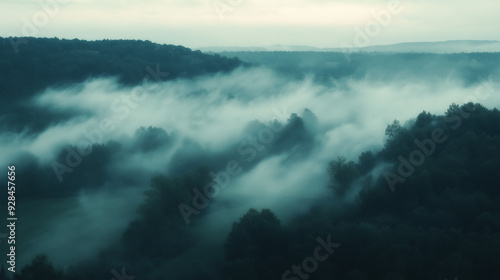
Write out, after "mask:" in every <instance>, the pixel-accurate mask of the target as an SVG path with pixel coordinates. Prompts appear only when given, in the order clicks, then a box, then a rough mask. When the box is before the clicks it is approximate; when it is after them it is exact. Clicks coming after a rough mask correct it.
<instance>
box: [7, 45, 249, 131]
mask: <svg viewBox="0 0 500 280" xmlns="http://www.w3.org/2000/svg"><path fill="white" fill-rule="evenodd" d="M25 39H26V43H22V44H20V45H19V46H18V47H19V48H18V52H17V53H16V52H15V50H14V48H13V47H12V45H11V42H10V40H9V38H2V37H0V88H1V89H2V94H1V95H0V102H1V103H2V104H5V105H6V106H4V108H3V109H4V111H3V119H2V120H0V128H2V129H3V130H5V129H7V130H12V131H21V130H23V129H31V131H34V132H38V131H41V130H43V129H44V128H45V127H47V126H48V125H50V124H51V123H56V122H58V121H61V120H62V119H65V118H67V117H69V116H71V115H72V114H75V113H74V112H60V113H49V112H46V111H43V110H42V109H40V108H33V107H31V106H30V105H29V102H26V101H27V100H29V98H30V97H33V96H34V95H35V94H37V93H39V92H40V91H43V90H44V89H46V88H47V87H48V86H51V87H63V86H68V85H71V84H73V83H78V82H83V81H85V80H87V79H89V78H96V77H117V79H118V81H119V82H120V84H122V85H137V84H140V83H141V82H142V81H143V80H144V79H145V78H146V79H147V80H148V81H149V82H157V81H165V80H171V79H176V78H192V77H195V76H199V75H206V74H212V73H217V72H228V71H231V70H233V69H235V68H236V67H238V66H240V65H243V63H242V62H241V61H240V60H238V59H236V58H226V57H222V56H220V55H208V54H204V53H201V52H200V51H192V50H190V49H188V48H185V47H182V46H174V45H161V44H155V43H152V42H150V41H139V40H101V41H84V40H78V39H74V40H65V39H63V40H60V39H57V38H25ZM160 72H161V74H159V73H160ZM151 73H153V74H151ZM165 73H168V74H165ZM19 110H23V111H24V114H18V112H19ZM42 114H43V115H44V117H43V118H40V115H42ZM27 124H29V125H28V126H27Z"/></svg>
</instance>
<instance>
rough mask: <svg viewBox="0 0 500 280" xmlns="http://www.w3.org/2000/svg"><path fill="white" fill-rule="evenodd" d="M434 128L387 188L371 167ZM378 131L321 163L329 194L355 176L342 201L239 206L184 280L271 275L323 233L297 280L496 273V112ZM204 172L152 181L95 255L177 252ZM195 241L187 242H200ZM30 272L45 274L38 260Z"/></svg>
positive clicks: (145, 258) (499, 226)
mask: <svg viewBox="0 0 500 280" xmlns="http://www.w3.org/2000/svg"><path fill="white" fill-rule="evenodd" d="M300 121H301V120H295V122H290V123H289V124H288V125H290V128H289V129H290V131H288V130H286V129H285V130H284V131H287V133H289V132H291V131H294V130H293V129H292V128H291V127H293V123H295V125H296V130H299V131H302V129H303V126H302V125H301V122H300ZM288 125H287V126H288ZM257 129H258V127H257ZM436 129H440V130H442V131H443V132H444V135H445V136H446V137H444V138H442V139H445V140H444V141H442V142H440V143H434V145H435V146H434V148H433V149H432V151H428V153H426V154H425V160H424V161H423V162H422V163H421V164H419V165H418V166H414V171H413V172H412V173H411V174H410V175H408V176H404V180H403V181H402V182H399V183H397V184H396V185H395V189H394V192H392V191H391V190H390V189H389V187H388V184H387V181H386V179H385V177H384V174H385V173H384V172H382V173H381V174H378V173H377V170H380V169H381V167H383V166H389V167H388V169H387V171H390V172H392V173H394V174H399V173H398V165H399V164H400V160H399V157H400V156H401V157H402V158H408V157H409V155H410V153H411V152H412V151H414V150H416V149H420V148H419V147H418V145H416V143H415V140H419V141H423V140H425V139H432V137H433V135H434V133H435V131H436ZM386 132H387V133H386V134H387V136H388V137H387V141H386V144H385V146H384V148H383V149H382V150H381V151H378V152H370V151H366V152H363V153H362V154H361V155H360V156H359V159H358V162H354V161H349V162H348V161H347V160H346V159H345V158H342V157H338V158H337V159H335V160H333V161H332V162H330V164H329V170H330V175H331V178H332V182H334V183H336V184H337V185H336V186H337V188H336V189H335V190H336V191H337V192H338V193H345V192H348V191H353V190H355V189H353V182H354V181H356V180H358V181H359V182H364V183H363V185H362V188H361V191H360V192H359V194H358V196H357V197H356V199H355V200H354V201H343V202H342V201H340V199H336V200H335V204H334V203H333V202H332V206H331V208H321V207H319V206H318V207H313V208H311V210H310V211H309V212H307V213H305V214H302V215H299V216H297V217H295V218H294V219H292V220H291V221H290V222H289V223H287V224H282V223H281V222H280V220H279V219H278V217H277V216H276V215H275V214H274V213H273V212H272V211H271V210H269V209H264V210H261V211H257V210H255V209H251V210H249V211H248V212H247V213H246V214H245V215H244V216H243V217H241V218H240V220H239V221H237V222H235V223H234V224H233V226H232V230H231V231H230V233H229V235H228V236H227V239H226V242H225V243H224V252H225V259H224V260H222V259H221V260H220V263H218V265H216V266H215V267H214V268H213V269H214V270H215V271H218V272H213V271H211V272H210V273H205V272H200V273H199V275H203V276H199V277H198V278H196V277H194V278H193V279H228V280H229V279H248V280H251V279H263V280H267V279H281V277H282V275H283V273H284V272H285V271H287V270H289V269H290V267H291V266H292V265H294V264H300V263H301V262H302V260H304V258H306V257H310V256H312V255H313V252H314V249H315V247H316V246H318V243H317V241H316V239H317V238H318V237H322V238H325V237H326V236H328V235H331V239H332V240H333V241H335V242H338V243H341V244H342V247H340V248H338V249H336V250H335V252H334V253H333V254H332V255H331V256H329V258H328V259H327V260H325V261H324V262H321V263H319V264H318V269H317V271H315V272H314V273H311V274H310V275H309V278H308V279H311V280H315V279H408V280H413V279H415V280H417V279H418V280H419V279H455V278H457V279H461V280H468V279H471V280H472V279H495V277H498V276H499V275H500V267H499V266H498V260H500V187H499V186H500V172H498V171H499V170H500V112H499V111H498V110H496V109H493V110H488V109H486V108H484V107H483V106H481V105H480V104H473V103H469V104H465V105H462V106H458V105H451V106H450V108H449V109H448V111H447V112H446V113H445V114H444V115H442V116H436V115H432V114H430V113H428V112H423V113H421V114H419V115H418V116H417V117H416V119H415V122H414V123H413V124H411V125H407V126H405V127H403V126H401V125H400V124H399V122H394V123H392V124H390V125H389V126H388V129H387V130H386ZM144 135H148V136H147V137H146V138H145V139H149V137H152V138H151V139H156V138H155V137H157V136H159V137H160V138H161V139H163V137H167V136H168V135H166V133H165V132H164V131H162V130H161V129H156V128H148V129H140V130H139V131H138V135H137V137H138V139H141V137H143V136H144ZM288 135H294V134H288ZM297 137H299V136H297ZM299 138H300V137H299ZM141 141H142V140H141ZM298 142H300V141H298ZM380 164H383V165H380ZM207 174H208V170H203V169H200V170H198V171H197V172H192V173H188V174H186V175H183V176H179V177H175V178H173V177H165V176H157V177H154V178H153V179H152V181H151V187H150V189H149V190H148V191H147V192H146V200H145V202H144V203H143V204H142V205H141V207H139V214H140V217H139V218H138V219H137V220H135V221H134V222H132V223H131V224H130V225H129V227H128V229H127V230H126V232H125V234H124V235H123V238H122V240H121V241H122V244H121V245H120V246H121V247H120V248H118V249H116V248H115V249H116V250H114V251H113V250H109V251H108V252H106V253H103V254H101V257H102V256H106V257H102V258H103V259H102V261H101V262H102V263H103V264H108V265H109V266H111V267H116V268H118V267H119V266H118V265H116V263H117V261H112V260H115V259H121V260H123V262H125V263H127V265H128V266H130V267H132V268H135V271H141V272H143V274H144V275H147V274H148V272H149V271H151V270H153V269H155V268H158V267H161V265H162V264H163V263H164V262H165V261H168V260H170V259H172V258H173V257H174V256H176V255H179V254H182V253H184V252H186V251H187V249H188V248H189V244H191V242H192V241H193V236H192V235H191V232H190V231H189V230H188V229H187V228H186V226H185V224H184V221H183V220H182V217H181V215H180V214H179V213H178V212H177V211H178V210H177V208H176V206H177V205H178V204H179V203H181V202H184V203H186V204H189V201H190V200H191V199H192V193H191V192H190V190H191V189H192V188H194V187H197V186H203V185H204V184H206V183H207V182H208V181H209V179H210V178H207ZM399 176H402V175H399ZM372 177H373V178H372ZM366 178H372V179H370V180H365V179H366ZM361 180H364V181H361ZM356 190H357V189H356ZM339 201H340V202H339ZM200 219H203V214H200ZM199 242H200V243H195V244H196V246H198V245H199V244H203V241H199ZM207 242H208V241H207ZM104 260H105V261H104ZM38 263H40V261H38ZM41 263H42V264H43V263H47V262H41ZM33 267H34V265H33V264H32V265H29V266H27V267H26V268H28V270H29V269H33ZM36 267H45V268H47V267H48V268H47V269H46V270H48V271H55V270H53V268H52V266H49V265H45V266H44V265H40V264H37V265H36ZM83 267H84V266H82V268H81V269H83ZM102 267H103V265H100V266H97V265H96V266H86V267H85V268H88V271H92V273H87V274H85V275H93V276H92V277H90V276H89V277H86V278H85V277H83V276H82V277H80V278H78V277H76V276H75V278H68V279H78V280H83V279H94V278H96V277H97V275H99V277H101V276H100V275H105V273H104V274H99V273H100V272H106V270H105V269H103V268H102ZM26 268H25V269H26ZM49 268H50V269H49ZM51 269H52V270H51ZM28 270H27V271H28ZM23 271H24V270H23ZM80 271H82V270H80ZM108 271H109V270H108ZM79 273H80V272H79ZM79 273H74V274H75V275H78V274H79ZM80 274H81V273H80ZM82 275H83V274H82ZM193 275H194V274H193ZM55 277H56V278H52V279H57V277H59V275H58V274H57V275H56V276H55ZM99 277H97V278H99ZM108 277H109V278H111V276H109V275H108ZM138 277H139V276H138ZM170 278H172V277H170ZM170 278H167V279H170ZM15 279H32V278H15ZM33 279H38V278H33ZM141 279H148V278H147V277H146V276H145V277H141ZM153 279H156V278H153ZM158 279H162V278H158ZM289 279H293V278H289Z"/></svg>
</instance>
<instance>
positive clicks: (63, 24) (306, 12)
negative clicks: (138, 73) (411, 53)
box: [0, 0, 500, 48]
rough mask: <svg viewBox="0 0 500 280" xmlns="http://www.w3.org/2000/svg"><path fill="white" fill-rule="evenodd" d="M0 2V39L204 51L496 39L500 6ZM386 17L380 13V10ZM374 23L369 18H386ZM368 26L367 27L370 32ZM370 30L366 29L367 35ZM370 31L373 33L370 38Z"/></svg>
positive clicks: (254, 0) (238, 0) (478, 0)
mask: <svg viewBox="0 0 500 280" xmlns="http://www.w3.org/2000/svg"><path fill="white" fill-rule="evenodd" d="M389 3H390V1H387V0H351V1H347V0H339V1H328V0H281V1H276V0H40V1H38V0H2V1H1V2H0V11H1V12H0V15H1V16H0V36H35V37H58V38H68V39H72V38H79V39H89V40H94V39H105V38H110V39H120V38H121V39H143V40H151V41H154V42H158V43H168V44H176V45H184V46H187V47H191V48H196V47H206V46H265V45H273V44H286V45H309V46H316V47H339V46H340V45H341V44H343V43H344V44H348V45H353V46H355V45H356V41H355V39H356V36H358V37H359V36H361V35H359V34H358V31H356V30H357V29H358V30H359V32H363V33H365V34H366V33H367V32H368V34H367V35H368V36H367V38H368V40H365V41H366V44H367V45H380V44H391V43H399V42H414V41H445V40H467V39H473V40H500V32H499V31H500V30H499V26H500V16H499V14H500V5H499V3H498V0H475V1H464V0H453V1H451V0H440V1H435V0H418V1H407V0H402V1H400V2H399V3H400V6H401V7H399V8H398V7H397V3H396V4H395V6H394V7H396V8H395V9H392V11H391V10H389V9H388V5H389ZM384 11H385V12H384ZM389 13H390V19H389V20H387V19H385V20H384V17H382V19H379V21H380V22H381V23H377V22H376V21H374V20H376V18H375V16H374V14H384V15H388V14H389ZM367 28H368V29H367ZM366 29H367V30H368V31H365V30H366ZM370 30H371V32H372V33H370Z"/></svg>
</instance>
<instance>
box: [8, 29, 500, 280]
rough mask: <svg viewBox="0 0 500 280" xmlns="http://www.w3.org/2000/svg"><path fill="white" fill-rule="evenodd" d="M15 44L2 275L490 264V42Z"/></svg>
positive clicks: (381, 273) (450, 269) (496, 202)
mask: <svg viewBox="0 0 500 280" xmlns="http://www.w3.org/2000/svg"><path fill="white" fill-rule="evenodd" d="M26 40H27V43H26V44H21V45H19V50H18V52H17V53H16V52H15V50H14V49H12V47H11V44H10V42H9V38H3V39H2V44H1V46H2V49H1V51H0V57H1V60H0V86H1V88H2V94H1V98H2V103H3V104H11V106H10V107H8V108H7V109H6V110H4V111H3V112H2V113H1V116H0V121H1V125H2V133H1V134H0V140H1V141H2V143H3V145H2V146H4V148H2V153H3V154H4V155H5V156H4V159H3V160H2V163H5V164H4V165H5V166H7V165H15V166H16V178H18V179H17V184H18V185H19V187H17V188H16V199H17V200H18V208H19V210H18V213H19V214H18V215H19V219H20V220H21V221H25V222H24V223H25V224H24V225H20V226H19V228H18V231H19V233H18V238H17V241H18V242H19V243H20V245H19V246H17V245H16V246H17V247H18V251H17V253H18V254H19V257H18V261H17V262H18V264H21V265H19V266H16V273H14V274H12V273H10V272H9V271H8V270H7V264H8V263H6V262H5V261H4V262H3V266H2V269H1V271H0V279H2V280H3V279H14V280H47V279H53V280H58V279H60V280H86V279H117V280H120V279H130V280H132V279H141V280H149V279H150V280H157V279H158V280H159V279H186V280H190V279H193V280H194V279H207V280H208V279H210V280H231V279H239V280H246V279H248V280H253V279H262V280H267V279H282V280H298V279H311V280H314V279H318V280H320V279H346V280H355V279H360V280H361V279H386V280H399V279H408V280H409V279H460V280H464V279H498V277H500V267H499V266H498V260H500V189H499V188H500V174H499V172H498V170H500V112H499V110H498V109H497V108H498V106H499V105H500V103H499V102H500V100H499V99H498V97H497V96H496V94H495V93H496V92H498V88H499V87H498V84H499V83H498V82H496V81H497V80H498V74H500V65H498V61H499V60H498V58H499V56H500V54H499V53H472V54H470V53H462V54H418V53H408V54H390V53H353V54H349V56H350V58H349V60H346V54H345V53H312V52H241V53H222V54H221V55H218V54H204V53H201V52H199V51H192V50H190V49H187V48H184V47H181V46H172V45H159V44H155V43H151V42H149V41H128V40H104V41H83V40H59V39H55V38H54V39H40V38H26ZM228 57H232V58H228ZM156 65H159V69H160V70H157V71H156V73H158V72H159V71H160V73H168V76H165V77H164V78H162V79H159V80H153V81H151V82H147V83H146V82H145V81H144V80H143V78H144V77H145V75H148V73H149V72H148V71H147V67H151V68H150V69H156V68H155V67H156ZM389 66H390V67H389ZM148 84H149V85H148ZM152 84H154V85H155V86H152ZM147 85H148V86H147ZM138 88H143V89H144V88H146V89H148V88H150V89H151V90H147V91H146V93H144V95H143V97H144V99H143V100H142V99H133V100H135V102H134V103H133V104H132V103H130V104H129V107H127V108H128V111H127V112H128V113H127V114H119V113H123V112H122V111H120V112H115V111H113V109H109V108H110V104H113V102H114V100H117V99H118V98H120V97H123V96H129V95H130V96H132V97H134V90H136V89H138ZM471 96H473V97H475V98H472V99H473V102H471V101H467V100H470V99H471V98H470V97H471ZM132 105H134V106H132ZM111 108H113V106H112V105H111ZM282 108H283V109H282ZM21 111H22V112H23V113H20V112H21ZM24 112H27V113H24ZM104 120H109V122H103V121H104ZM103 123H107V125H105V126H106V127H108V128H111V127H114V128H113V129H108V130H109V132H107V130H106V129H103V126H102V125H101V124H103ZM12 139H15V140H16V142H15V143H14V141H13V140H12ZM83 141H84V142H85V143H87V144H85V145H83V144H81V143H83ZM43 221H45V222H43ZM41 223H43V225H42V224H41ZM0 247H1V248H2V251H3V250H4V249H5V250H6V249H7V247H6V245H5V242H2V243H1V244H0ZM4 258H5V257H4Z"/></svg>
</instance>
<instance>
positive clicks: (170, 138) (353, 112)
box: [0, 66, 500, 269]
mask: <svg viewBox="0 0 500 280" xmlns="http://www.w3.org/2000/svg"><path fill="white" fill-rule="evenodd" d="M417 73H418V70H412V71H410V72H409V73H407V74H404V75H399V76H398V77H397V79H395V80H393V81H387V80H377V79H371V78H369V75H367V76H366V77H363V78H359V77H358V78H355V77H343V78H338V79H332V80H330V81H329V82H328V83H324V82H321V81H318V79H316V77H315V75H314V73H305V75H304V76H303V77H300V78H297V77H295V76H293V75H289V74H286V73H283V72H280V71H278V70H276V69H273V68H271V67H266V66H255V67H246V68H238V69H236V70H234V71H232V72H230V73H228V74H217V75H213V76H201V77H196V78H192V79H176V80H171V81H166V82H161V83H158V84H143V85H139V86H136V87H126V86H123V85H121V84H119V83H118V81H117V79H116V78H115V77H101V78H91V79H88V80H87V81H85V82H83V83H78V84H74V85H71V86H68V87H64V88H61V87H58V88H51V87H49V88H47V89H45V90H43V91H41V92H39V93H38V94H37V95H36V96H34V97H33V98H32V99H31V100H29V103H30V104H31V105H30V106H32V107H33V108H40V109H43V110H46V111H47V112H71V113H72V115H71V116H72V117H71V118H67V119H63V120H60V121H59V122H56V123H52V124H51V125H50V127H48V128H47V129H45V130H44V131H42V132H40V133H37V134H34V135H33V134H27V133H19V134H12V133H6V132H5V133H2V134H1V135H0V141H1V143H2V145H1V146H0V147H1V148H0V149H1V153H2V154H3V155H4V157H2V159H1V160H0V161H1V164H2V165H4V166H5V165H8V164H9V163H11V162H18V165H19V166H20V168H22V167H21V164H20V163H23V162H25V163H29V165H25V168H28V167H29V168H35V169H37V170H42V171H40V174H43V176H45V177H43V178H47V179H46V180H45V181H38V182H37V183H38V185H37V186H34V188H41V189H45V190H47V189H51V188H54V189H59V188H62V186H64V188H67V189H66V190H68V189H71V188H74V191H71V192H72V194H71V195H65V196H63V197H62V198H43V197H36V196H34V197H31V198H29V199H26V200H23V201H22V202H20V206H19V209H20V210H19V212H20V213H22V212H23V211H25V212H24V213H26V214H25V215H22V216H21V214H20V216H21V217H22V221H23V226H22V228H20V229H19V239H20V240H22V242H19V243H20V245H19V249H18V250H19V252H21V253H20V254H19V260H18V261H19V263H18V265H19V266H20V267H21V266H22V265H24V264H26V263H28V262H29V261H30V260H31V259H32V258H33V257H34V256H35V255H37V254H39V253H46V254H48V256H49V257H50V258H51V260H53V261H54V263H56V264H59V265H62V266H68V265H72V264H76V263H78V262H79V261H84V260H87V259H92V258H94V257H95V256H96V255H97V254H98V252H99V250H100V249H103V248H106V247H108V246H110V245H111V244H113V243H115V242H117V241H118V240H119V238H120V236H121V235H122V233H123V231H124V230H125V229H126V227H127V226H128V224H129V223H130V222H131V221H132V220H133V219H134V218H136V215H137V214H136V210H135V209H136V208H137V207H138V205H139V204H140V203H141V202H143V200H144V196H143V192H144V191H145V190H147V189H148V187H149V185H150V179H151V177H153V176H155V175H158V174H164V175H167V176H179V175H181V174H183V173H185V172H188V171H192V170H195V169H197V168H198V166H200V165H204V166H207V167H208V168H209V171H211V172H214V173H218V172H220V171H222V170H224V169H225V168H226V166H227V164H228V163H229V162H236V163H237V164H238V167H239V168H241V172H240V173H239V174H238V175H235V176H231V178H230V181H229V183H228V184H227V186H226V187H225V188H221V189H220V193H218V195H217V196H216V197H214V198H211V199H210V200H209V206H208V207H207V208H205V209H203V210H201V212H202V213H201V214H200V215H194V214H193V215H191V216H190V217H189V219H190V222H191V223H190V225H189V227H190V230H192V231H193V232H196V233H198V234H199V235H200V236H205V237H204V238H205V239H204V240H212V243H210V242H206V243H205V246H210V245H206V244H215V245H213V247H214V248H215V247H219V249H217V250H219V251H217V250H214V254H215V255H218V256H220V255H221V254H222V252H221V249H220V248H221V244H222V242H223V240H224V238H225V237H226V236H227V234H228V232H229V230H230V229H231V225H232V223H233V222H235V221H237V219H238V218H239V217H240V216H242V215H243V214H244V213H245V212H246V211H248V209H249V208H257V209H260V208H270V209H271V210H273V211H274V212H275V213H276V214H277V215H278V216H279V217H280V218H281V219H282V220H283V221H284V222H286V221H287V220H288V219H290V218H291V217H292V216H294V215H295V214H297V213H303V212H305V211H306V210H307V209H308V208H309V207H310V206H311V205H313V204H318V203H320V204H324V205H328V203H330V204H331V203H332V199H333V201H336V200H335V199H336V198H335V197H334V193H333V192H332V191H331V190H330V189H329V188H328V184H329V182H328V173H327V165H328V162H329V161H330V160H332V159H333V158H335V157H337V156H345V157H346V158H347V159H348V160H354V161H356V160H357V156H358V155H359V154H360V153H361V152H363V151H366V150H379V149H381V148H382V147H383V145H384V140H385V138H384V137H385V136H384V130H385V128H386V126H387V125H388V124H390V123H392V121H393V120H394V119H398V120H400V121H401V122H402V123H405V122H407V121H411V119H412V118H414V117H415V116H416V115H418V114H419V113H420V112H422V111H424V110H425V111H427V112H430V113H433V114H442V113H444V112H445V111H446V109H447V108H448V107H449V105H450V104H452V103H457V104H462V103H464V102H466V101H471V100H473V97H474V95H475V93H476V90H477V88H478V87H479V86H480V85H481V82H480V80H479V77H478V81H477V82H472V83H469V82H467V81H465V79H462V78H461V77H460V76H452V78H449V79H442V80H438V81H436V80H432V81H429V80H427V79H426V78H425V76H424V78H418V77H416V74H417ZM450 75H454V74H453V73H450ZM448 77H450V76H448ZM483 97H484V96H483ZM471 98H472V99H471ZM478 101H480V102H482V104H483V105H485V106H486V107H487V108H494V107H498V106H499V105H500V97H499V96H498V95H495V96H488V97H487V98H484V99H483V100H478ZM273 122H274V125H273V124H272V123H273ZM277 123H279V125H277V126H276V124H277ZM150 126H152V127H155V128H159V129H157V130H151V131H149V132H148V131H147V128H148V127H150ZM266 126H269V127H270V128H267V129H266ZM140 127H144V128H146V130H145V131H146V132H145V133H143V134H141V133H140V132H139V131H138V129H139V128H140ZM103 128H104V129H103ZM272 128H275V129H272ZM161 129H163V130H164V131H162V130H161ZM141 135H142V136H141ZM252 139H253V140H255V141H256V143H255V142H254V144H252ZM88 143H92V144H94V145H95V146H94V147H92V150H90V149H89V146H88ZM68 145H69V146H68ZM67 147H74V150H73V151H75V150H77V151H78V152H80V154H81V153H84V154H88V155H85V156H81V162H78V160H75V159H74V158H71V157H70V159H71V160H73V161H74V162H73V163H74V166H69V165H68V162H67V158H68V154H70V153H71V152H69V150H68V149H66V148H67ZM93 156H96V157H97V156H99V157H98V159H103V160H94V158H93ZM55 162H57V163H59V164H61V165H65V166H68V167H71V169H72V170H73V171H72V172H63V173H62V174H61V178H62V182H60V180H58V176H57V174H56V173H57V172H56V171H55V169H54V163H55ZM75 162H77V163H75ZM379 164H381V166H382V165H383V164H384V163H379ZM86 170H99V172H101V173H102V174H101V173H100V174H101V175H99V174H95V173H92V172H88V171H86ZM380 172H382V171H380ZM25 174H28V173H22V170H20V174H19V176H20V177H21V176H24V175H25ZM207 175H208V174H207ZM40 176H41V175H40ZM37 178H42V177H37ZM20 180H21V178H20ZM73 184H74V185H73ZM78 184H80V185H78ZM202 187H203V186H200V189H202ZM20 188H22V187H20ZM354 196H355V193H351V194H350V195H348V196H346V198H347V199H353V197H354ZM337 200H338V203H342V201H340V199H337ZM299 201H300V203H298V202H299ZM328 201H329V202H328ZM35 207H40V209H41V210H40V212H38V213H37V214H36V215H33V214H28V213H33V211H34V210H33V209H34V208H35ZM56 213H57V214H56ZM203 215H204V216H203ZM179 216H181V213H180V212H179ZM201 216H203V218H201ZM39 223H43V227H36V226H35V225H37V224H39ZM34 228H36V230H33V229H34ZM70 244H82V246H71V245H70ZM83 244H84V245H83ZM68 248H71V249H70V250H71V254H69V253H68ZM204 251H206V248H205V247H203V246H192V247H191V249H190V250H189V251H187V252H185V253H184V254H182V255H180V256H179V257H178V258H173V259H172V260H171V261H170V262H169V263H167V264H165V266H164V267H168V266H175V265H176V264H177V263H178V262H179V261H180V259H182V258H188V257H189V258H191V260H193V256H199V255H200V254H201V255H202V254H203V252H204ZM194 259H195V260H196V258H194ZM205 261H206V260H205ZM211 261H217V258H214V260H211ZM204 265H206V263H204ZM207 269H209V268H207Z"/></svg>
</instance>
